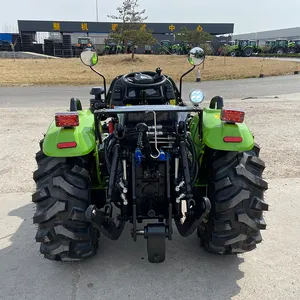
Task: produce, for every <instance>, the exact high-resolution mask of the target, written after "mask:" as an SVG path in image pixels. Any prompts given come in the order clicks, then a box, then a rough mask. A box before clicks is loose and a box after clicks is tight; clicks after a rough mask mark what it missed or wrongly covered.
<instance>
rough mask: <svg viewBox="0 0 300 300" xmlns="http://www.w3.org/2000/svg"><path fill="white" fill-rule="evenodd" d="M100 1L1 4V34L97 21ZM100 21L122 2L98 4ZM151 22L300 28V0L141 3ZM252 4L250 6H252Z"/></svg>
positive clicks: (5, 0) (243, 29)
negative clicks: (29, 23)
mask: <svg viewBox="0 0 300 300" xmlns="http://www.w3.org/2000/svg"><path fill="white" fill-rule="evenodd" d="M95 3H96V0H47V1H46V0H0V4H1V6H0V7H1V13H0V32H3V31H4V30H5V29H7V26H13V27H14V28H16V29H17V20H58V21H96V12H95ZM98 3H99V21H110V19H109V18H107V14H114V13H115V12H116V7H117V6H118V5H119V4H120V3H122V0H108V1H104V0H98ZM139 3H140V8H145V9H146V14H147V15H148V20H147V21H148V22H170V23H172V22H174V23H176V22H178V23H180V22H190V23H194V22H195V23H201V22H202V23H218V22H220V23H222V22H225V23H234V24H235V33H247V32H256V31H263V30H272V29H281V28H288V27H297V26H300V21H299V11H300V1H299V0H284V1H282V0H260V1H259V0H249V1H245V0H214V1H212V0H207V1H200V0H184V1H183V0H172V1H171V0H140V2H139ZM248 3H249V4H248Z"/></svg>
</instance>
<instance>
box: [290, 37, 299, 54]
mask: <svg viewBox="0 0 300 300" xmlns="http://www.w3.org/2000/svg"><path fill="white" fill-rule="evenodd" d="M288 52H289V53H292V54H294V53H300V40H292V41H289V43H288Z"/></svg>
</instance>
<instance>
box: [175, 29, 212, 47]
mask: <svg viewBox="0 0 300 300" xmlns="http://www.w3.org/2000/svg"><path fill="white" fill-rule="evenodd" d="M176 38H178V40H180V41H187V42H189V43H191V44H192V45H193V46H200V45H201V44H202V45H203V44H205V43H206V42H210V41H212V39H213V37H212V36H211V34H209V33H208V32H205V31H198V30H190V29H188V28H186V27H182V28H181V30H180V32H179V33H178V34H177V35H176Z"/></svg>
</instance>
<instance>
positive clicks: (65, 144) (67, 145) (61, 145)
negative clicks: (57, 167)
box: [57, 142, 77, 149]
mask: <svg viewBox="0 0 300 300" xmlns="http://www.w3.org/2000/svg"><path fill="white" fill-rule="evenodd" d="M76 146H77V143H76V142H63V143H58V144H57V148H58V149H66V148H75V147H76Z"/></svg>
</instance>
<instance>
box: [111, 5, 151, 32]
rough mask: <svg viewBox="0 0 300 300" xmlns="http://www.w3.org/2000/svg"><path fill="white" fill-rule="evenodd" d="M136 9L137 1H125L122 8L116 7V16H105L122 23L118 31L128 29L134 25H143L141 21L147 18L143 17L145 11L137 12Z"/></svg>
mask: <svg viewBox="0 0 300 300" xmlns="http://www.w3.org/2000/svg"><path fill="white" fill-rule="evenodd" d="M138 7H139V4H138V0H125V1H123V3H122V6H118V7H117V11H118V15H107V16H108V17H109V18H111V19H113V20H118V21H119V22H120V23H122V26H121V29H119V30H121V31H123V30H126V29H130V28H131V27H132V25H133V24H134V23H143V21H145V20H147V19H148V17H145V16H143V15H144V13H145V11H146V10H145V9H143V10H141V11H137V8H138Z"/></svg>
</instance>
